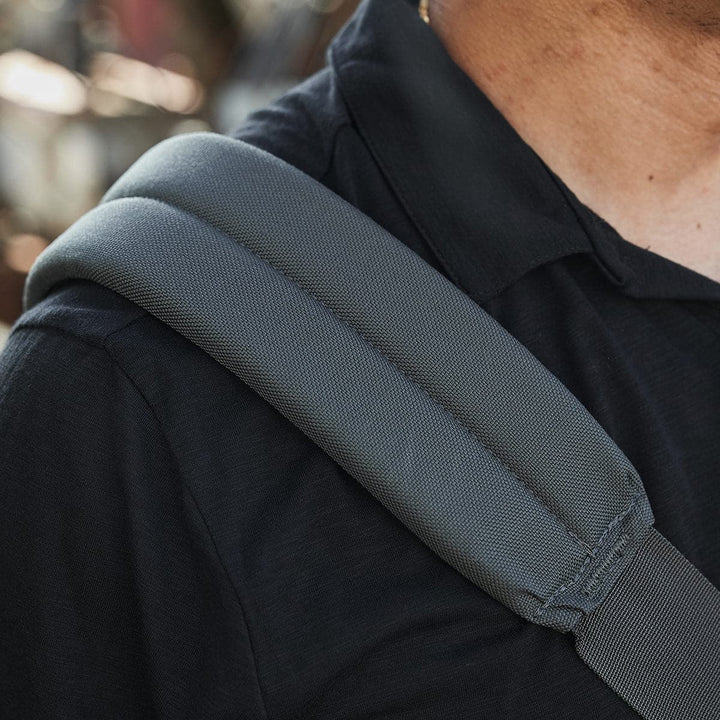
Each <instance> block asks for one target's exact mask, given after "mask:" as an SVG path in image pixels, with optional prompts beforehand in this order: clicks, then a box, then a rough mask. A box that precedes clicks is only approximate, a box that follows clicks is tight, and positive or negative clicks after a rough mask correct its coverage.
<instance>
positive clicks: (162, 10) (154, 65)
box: [0, 0, 358, 349]
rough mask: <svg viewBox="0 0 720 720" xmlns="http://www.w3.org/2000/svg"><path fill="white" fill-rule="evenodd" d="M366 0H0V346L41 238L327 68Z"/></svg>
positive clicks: (49, 238)
mask: <svg viewBox="0 0 720 720" xmlns="http://www.w3.org/2000/svg"><path fill="white" fill-rule="evenodd" d="M357 2H358V0H0V349H1V348H2V346H3V344H4V341H5V338H6V337H7V333H8V331H9V329H10V325H11V324H12V323H13V322H14V321H15V320H16V319H17V317H18V316H19V315H20V313H21V297H22V286H23V283H24V281H25V277H26V274H27V271H28V269H29V268H30V265H31V264H32V263H33V261H34V260H35V258H36V257H37V255H38V254H39V253H40V252H41V251H42V250H43V248H44V247H46V245H47V244H48V243H49V242H51V241H52V240H53V239H54V238H55V237H57V236H58V235H59V234H60V233H61V232H63V231H64V230H65V229H66V228H67V227H68V226H69V225H71V224H72V223H73V222H74V221H75V220H76V219H77V218H78V217H80V216H81V215H82V214H84V213H85V212H87V211H88V210H90V209H91V208H92V207H94V206H95V205H96V204H97V202H98V201H99V200H100V198H101V196H102V194H103V193H104V192H105V190H106V189H107V188H108V187H109V186H110V185H111V184H112V183H113V182H114V180H115V179H116V178H117V177H118V176H119V175H121V174H122V173H123V172H124V171H125V170H126V169H127V168H128V167H129V166H130V165H131V164H132V162H133V161H134V160H135V159H136V158H137V157H138V156H139V155H141V154H142V153H143V152H144V151H145V150H147V149H148V148H149V147H151V146H152V145H155V144H156V143H158V142H159V141H160V140H162V139H164V138H166V137H169V136H170V135H176V134H179V133H184V132H192V131H197V130H215V131H218V132H230V131H231V130H233V129H234V128H236V127H237V126H238V125H240V124H241V123H242V121H243V119H244V118H245V117H246V116H247V114H248V113H249V112H251V111H252V110H254V109H256V108H258V107H261V106H263V105H266V104H267V103H268V102H270V101H272V100H273V99H274V98H275V97H277V96H279V95H280V94H281V93H282V92H283V91H284V90H285V89H287V88H288V87H290V86H292V85H294V84H296V83H297V82H299V81H300V80H302V79H303V78H305V77H307V76H308V75H310V74H312V73H313V72H315V71H316V70H318V69H320V68H321V67H322V66H323V65H324V63H325V50H326V47H327V45H328V43H329V41H330V40H331V39H332V37H333V36H334V35H335V33H336V32H337V31H338V30H339V28H340V27H341V26H342V24H343V23H344V22H345V21H346V20H347V19H348V18H349V17H350V15H351V14H352V13H353V11H354V10H355V7H356V5H357Z"/></svg>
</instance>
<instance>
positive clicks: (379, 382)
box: [26, 134, 652, 631]
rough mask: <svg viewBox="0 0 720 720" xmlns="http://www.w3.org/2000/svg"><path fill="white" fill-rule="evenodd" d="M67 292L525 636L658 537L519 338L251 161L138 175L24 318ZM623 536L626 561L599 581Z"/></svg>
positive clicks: (191, 159) (161, 159)
mask: <svg viewBox="0 0 720 720" xmlns="http://www.w3.org/2000/svg"><path fill="white" fill-rule="evenodd" d="M180 167H192V168H193V173H192V178H193V180H192V185H191V186H188V184H187V183H186V182H183V181H178V180H177V178H178V177H180V178H182V177H183V176H182V174H181V172H180ZM238 177H242V178H243V179H244V180H245V181H246V183H247V186H246V187H243V188H241V189H238V188H237V185H236V184H233V183H231V182H229V180H230V179H231V178H238ZM223 187H225V188H229V190H228V191H226V192H223V191H222V188H223ZM151 194H154V195H155V196H156V197H159V198H162V202H161V201H159V200H152V199H148V195H151ZM272 198H275V200H274V202H273V200H272ZM278 198H283V199H284V201H279V200H278ZM168 203H169V204H168ZM178 207H182V208H184V209H183V210H182V211H180V210H178V209H177V208H178ZM268 208H270V209H271V210H270V211H268ZM187 211H190V212H187ZM191 213H192V214H191ZM206 221H207V222H206ZM208 222H212V225H209V224H208ZM338 236H340V237H342V238H343V241H342V243H339V242H338ZM233 238H234V239H233ZM238 241H239V242H238ZM351 268H355V270H354V272H351ZM357 268H361V269H362V272H358V271H357ZM68 276H70V277H72V276H76V277H77V276H79V277H83V278H86V279H92V280H95V281H97V282H100V283H102V284H103V285H106V286H108V287H110V288H111V289H113V290H115V291H117V292H120V293H121V294H123V295H125V296H126V297H129V298H130V299H131V300H133V301H135V302H137V303H138V304H140V305H141V306H143V307H145V308H146V309H148V310H150V311H151V312H152V313H153V314H155V315H157V316H158V317H159V318H160V319H162V320H164V321H165V322H167V323H168V324H169V325H170V326H171V327H174V328H175V329H176V330H178V331H179V332H180V333H182V334H183V335H185V336H186V337H189V338H190V339H191V340H193V341H194V342H196V343H197V344H199V345H200V346H201V347H203V348H205V349H206V350H207V351H208V352H209V353H210V354H211V355H212V356H213V357H215V358H216V359H217V360H219V361H220V362H221V363H222V364H223V365H225V366H226V367H228V368H229V369H231V370H232V371H233V372H235V373H236V374H238V375H239V376H240V377H241V378H242V379H243V380H245V381H246V382H247V383H248V384H249V385H250V386H251V387H253V388H255V389H256V390H257V391H258V392H259V393H260V394H261V395H263V397H265V398H266V399H267V400H268V401H269V402H271V403H272V404H273V405H275V406H276V407H278V409H280V411H281V412H282V413H283V414H284V415H285V416H286V417H288V418H289V419H290V420H291V421H293V422H294V423H295V424H296V425H298V427H300V429H302V430H303V431H304V432H306V434H308V436H309V437H311V438H312V439H313V440H314V441H316V442H317V443H318V444H319V445H320V446H321V447H322V448H323V449H325V450H326V451H327V452H328V453H329V454H330V455H331V456H332V457H334V458H335V459H336V460H337V461H338V462H339V463H340V464H341V465H342V466H343V467H344V468H346V469H347V470H348V472H350V473H351V474H352V475H353V476H355V477H356V478H358V479H359V480H360V481H361V482H362V483H363V484H364V485H365V486H366V487H367V488H368V489H369V490H370V491H371V492H372V493H373V494H374V495H375V496H376V497H377V498H378V499H380V500H381V502H383V503H384V504H385V505H387V506H388V507H389V508H390V509H391V510H392V511H393V513H394V514H396V515H397V516H398V517H399V518H400V519H401V520H402V521H403V522H404V523H405V524H406V525H407V526H408V527H409V528H410V529H411V530H413V532H415V533H416V534H417V535H418V536H419V537H420V538H421V539H423V540H424V541H425V542H426V543H427V544H428V545H429V546H430V547H431V548H433V549H434V550H435V551H436V552H437V553H438V554H439V555H440V556H441V557H443V558H444V559H446V560H447V561H448V562H449V563H450V564H452V565H453V566H454V567H456V568H457V569H458V570H459V571H460V572H462V573H463V574H464V575H465V576H466V577H468V578H469V579H471V580H473V581H474V582H475V583H476V584H478V585H479V586H480V587H482V588H483V589H485V590H486V591H487V592H489V593H490V594H491V595H493V597H495V598H496V599H498V600H500V601H501V602H502V603H503V604H505V605H507V606H508V607H510V608H511V609H513V610H515V611H516V612H517V613H519V614H520V615H522V616H523V617H525V618H527V619H529V620H531V621H533V622H537V623H540V624H544V625H548V626H549V627H553V628H555V629H559V630H564V631H567V630H570V629H572V627H573V626H574V625H575V624H576V623H577V622H578V621H579V619H580V618H581V616H582V614H583V612H587V611H589V610H591V609H592V608H594V607H596V606H597V605H598V604H599V603H600V602H602V599H603V597H604V594H605V592H607V589H608V588H609V587H610V586H611V584H612V581H613V578H615V577H617V575H618V574H619V573H620V572H621V571H622V568H623V566H624V564H625V563H626V562H627V561H629V559H630V558H631V557H632V554H633V551H634V550H635V549H636V547H637V545H638V544H639V542H640V541H641V539H642V538H643V536H644V534H645V529H646V528H647V527H648V526H649V524H650V522H651V521H652V513H651V511H650V508H649V503H648V501H647V497H646V496H645V494H644V490H643V488H642V485H641V483H640V481H639V478H638V477H637V475H636V473H635V472H634V470H633V468H632V466H631V464H630V463H629V461H628V460H627V459H626V458H625V457H624V455H623V454H622V453H621V452H620V450H619V449H618V448H617V446H616V445H615V444H614V443H613V442H612V441H611V440H610V439H609V438H608V437H607V435H606V433H605V432H604V430H603V429H602V428H601V427H600V426H599V425H598V424H597V423H596V422H595V420H594V419H593V418H592V417H591V416H590V415H589V413H587V412H586V411H585V409H584V408H583V407H582V406H581V405H580V403H578V402H577V401H576V400H575V399H574V398H573V397H572V395H571V394H570V393H569V392H567V390H566V389H565V388H564V387H563V386H562V385H561V384H560V383H559V382H558V381H557V380H556V379H555V378H554V377H553V376H552V375H551V374H550V373H548V372H547V371H546V370H545V369H544V368H543V367H542V366H541V365H540V363H539V362H537V361H536V360H535V359H534V358H533V357H532V355H530V353H528V352H527V351H526V350H525V349H524V348H523V347H522V346H521V345H520V344H519V343H518V342H517V341H516V340H515V339H514V338H513V337H512V336H511V335H509V334H508V333H507V332H506V331H504V330H503V329H502V328H501V327H500V326H499V325H498V324H497V323H496V322H495V321H494V320H493V319H492V318H491V317H490V316H489V315H487V313H485V312H484V311H482V310H481V309H480V308H478V307H477V306H476V305H474V304H473V303H472V302H471V301H470V300H469V299H468V298H467V297H466V296H465V295H464V294H463V293H461V292H460V291H459V290H458V289H457V288H455V287H454V286H453V285H452V283H450V282H448V281H447V280H446V279H445V278H444V277H442V276H441V275H440V274H439V273H437V272H436V271H435V270H433V269H432V268H430V267H429V266H428V265H427V264H426V263H424V262H423V261H422V260H421V259H420V258H418V257H417V256H416V255H414V253H412V252H411V251H410V250H409V249H408V248H406V247H405V246H404V245H402V243H400V242H399V241H397V240H396V239H395V238H393V237H392V236H391V235H389V234H388V233H387V232H386V231H384V230H383V229H382V228H380V227H379V226H377V225H375V224H374V223H373V222H372V221H370V220H369V219H368V218H365V217H364V216H363V215H362V213H359V212H358V211H357V210H356V209H355V208H353V207H352V206H350V205H348V204H347V203H344V202H342V201H340V200H339V199H338V198H336V197H335V196H334V195H333V194H332V193H330V192H329V191H327V189H326V188H324V187H323V186H321V185H319V184H318V183H315V182H314V181H312V180H311V179H310V178H308V177H307V176H306V175H304V174H303V173H301V172H299V171H298V170H296V169H294V168H291V167H290V166H288V165H286V164H285V163H283V162H281V161H279V160H277V159H276V158H274V157H272V156H270V155H268V154H266V153H263V152H262V151H259V150H257V149H255V148H252V147H250V146H248V145H245V144H244V143H241V142H238V141H233V140H230V139H227V138H223V137H220V136H215V135H210V134H199V135H196V136H193V137H188V136H185V137H182V138H177V139H174V140H171V141H166V142H165V143H162V144H161V145H160V146H158V147H156V148H155V149H154V150H153V151H151V152H150V153H148V154H147V155H146V156H145V157H144V158H142V159H141V160H140V161H139V162H138V163H137V164H136V165H135V166H134V168H133V169H131V170H130V171H129V172H128V173H127V174H126V175H125V177H124V178H122V179H121V180H120V181H119V182H118V183H117V184H116V185H115V186H114V187H113V188H111V190H110V191H109V192H108V194H107V195H106V198H105V202H104V203H103V204H102V205H100V206H99V207H98V208H97V209H96V210H95V211H93V212H92V213H90V214H89V215H87V216H86V217H85V218H83V219H82V220H81V221H80V222H79V223H78V224H77V225H76V226H75V227H74V228H73V229H72V230H71V231H69V232H68V233H66V234H65V236H64V237H62V238H60V239H59V240H58V241H56V242H55V243H54V244H53V245H52V247H51V248H49V250H48V251H47V252H46V253H45V254H44V256H43V257H42V258H41V259H40V260H39V262H38V263H37V264H36V266H35V268H34V269H33V272H32V274H31V276H30V278H29V281H28V285H27V288H26V290H27V296H26V305H27V307H31V306H32V305H33V304H34V303H35V302H37V301H38V300H39V299H40V298H41V297H42V295H43V294H44V293H45V292H47V291H48V290H49V289H50V287H51V286H52V285H53V283H55V282H58V281H60V280H62V279H65V278H67V277H68ZM400 277H402V282H399V281H398V280H399V278H400ZM458 348H462V352H458V351H457V349H458ZM621 532H622V533H624V534H625V535H626V536H627V537H628V538H629V540H628V543H627V552H626V555H624V556H623V558H622V559H621V560H620V561H619V562H616V563H610V564H609V563H606V562H605V556H606V554H607V552H608V550H609V548H610V547H611V546H612V544H613V542H614V539H615V538H616V537H617V536H618V535H619V534H620V533H621ZM598 568H604V570H605V571H606V572H605V575H606V576H605V575H604V576H603V578H602V582H599V583H596V586H595V588H594V591H593V592H592V593H587V592H583V591H582V588H583V585H584V583H585V581H586V579H587V578H590V577H593V576H596V575H597V572H596V571H597V570H598Z"/></svg>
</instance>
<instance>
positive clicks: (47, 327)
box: [14, 313, 269, 720]
mask: <svg viewBox="0 0 720 720" xmlns="http://www.w3.org/2000/svg"><path fill="white" fill-rule="evenodd" d="M148 316H149V313H145V314H144V315H141V316H140V317H136V318H133V319H132V320H130V321H129V322H128V323H126V324H125V325H123V326H122V327H120V328H117V329H115V330H113V331H112V332H110V333H109V334H108V335H106V336H105V338H104V339H103V341H102V343H99V342H92V341H91V340H90V339H88V338H84V337H81V336H79V335H77V334H75V333H73V332H71V331H69V330H67V329H66V328H59V327H55V326H53V325H41V324H37V323H28V324H23V325H21V326H19V327H17V328H15V330H14V332H15V331H17V332H19V331H21V330H40V331H44V332H51V333H52V332H55V333H60V334H61V335H65V336H66V337H70V338H72V339H73V340H76V341H77V342H80V343H82V344H83V345H86V346H88V347H92V348H95V349H97V350H102V351H103V352H104V353H105V354H106V355H107V357H108V359H109V360H110V362H111V363H112V365H113V366H114V367H115V368H117V370H119V371H120V372H121V373H122V375H123V377H124V378H125V379H126V380H127V381H128V382H129V383H130V385H131V386H132V387H133V388H134V390H135V391H136V392H137V394H138V395H139V396H140V397H141V398H142V400H143V402H144V404H145V405H146V406H147V408H148V410H149V411H150V413H151V414H152V416H153V418H154V420H155V423H156V425H157V428H158V431H159V433H160V436H161V437H162V439H163V442H164V444H165V447H166V449H167V452H168V454H169V456H170V458H171V460H172V462H173V465H174V468H175V472H176V474H177V477H178V478H179V479H180V483H181V488H182V489H183V490H184V491H185V492H187V494H188V496H189V497H190V499H191V500H192V503H193V505H194V507H195V509H196V510H197V512H198V515H199V516H200V519H201V520H202V523H203V526H204V527H205V530H206V531H207V534H208V538H209V539H210V543H211V545H212V548H213V551H214V553H215V556H216V558H217V560H218V563H219V564H220V567H221V568H222V570H223V572H224V574H225V577H226V579H227V581H228V583H229V584H230V587H231V588H232V590H233V594H234V595H235V599H236V601H237V603H238V607H239V608H240V614H241V615H242V618H243V623H244V625H245V631H246V634H247V638H248V643H249V645H250V654H251V656H252V659H253V670H254V674H255V679H256V682H257V684H258V690H259V694H260V702H261V705H262V711H263V715H264V717H265V718H266V720H267V718H269V715H268V711H267V703H266V700H265V691H264V690H263V687H262V683H261V681H260V673H259V668H258V661H257V655H256V653H255V647H254V643H253V640H252V633H251V632H250V626H249V623H248V621H247V614H246V612H245V607H244V605H243V602H242V599H241V598H240V595H239V593H238V590H237V588H236V586H235V583H234V582H233V580H232V578H231V576H230V574H229V572H228V569H227V567H226V565H225V563H224V562H223V559H222V556H221V555H220V552H219V550H218V547H217V543H216V542H215V537H214V536H213V534H212V531H211V530H210V528H209V526H208V523H207V520H206V519H205V516H204V514H203V513H202V511H201V510H200V505H199V503H198V501H197V499H196V497H195V495H194V494H193V492H192V490H191V488H190V487H189V485H188V484H187V482H185V480H184V476H183V473H182V471H181V469H180V463H179V461H178V459H177V456H176V455H175V452H174V450H173V447H172V444H171V443H170V441H169V439H168V437H167V434H166V432H165V428H164V426H163V424H162V422H161V420H160V417H159V415H158V413H157V411H156V409H155V407H154V405H153V404H152V403H151V402H150V401H149V400H148V398H147V397H146V395H145V393H144V392H143V391H142V389H141V388H140V387H139V385H138V384H137V383H136V382H135V381H134V380H133V378H132V377H131V376H130V375H129V373H128V372H127V371H126V370H125V368H124V367H123V366H122V364H121V363H120V361H119V359H118V358H117V357H116V356H115V355H114V354H113V352H112V350H111V349H110V348H109V347H108V346H107V345H106V342H107V340H108V339H110V338H111V337H114V336H116V335H117V334H118V333H119V332H120V331H122V330H126V329H127V328H128V327H130V326H131V325H133V324H134V323H136V322H137V321H138V320H143V319H144V318H146V317H148Z"/></svg>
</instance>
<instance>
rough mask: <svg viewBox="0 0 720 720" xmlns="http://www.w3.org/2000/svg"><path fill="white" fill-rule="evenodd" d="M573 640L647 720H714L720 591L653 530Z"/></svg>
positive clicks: (719, 677) (719, 678) (719, 683)
mask: <svg viewBox="0 0 720 720" xmlns="http://www.w3.org/2000/svg"><path fill="white" fill-rule="evenodd" d="M575 638H576V642H575V647H576V649H577V651H578V654H579V655H580V657H582V659H583V660H585V662H586V663H587V664H588V665H589V666H590V667H591V668H593V670H595V672H597V673H598V675H600V677H602V678H603V679H604V680H605V682H607V683H608V685H610V686H611V687H612V688H614V689H615V690H616V692H618V693H619V694H620V695H621V696H622V697H624V698H625V699H626V700H627V701H628V702H629V703H630V704H631V705H632V706H633V707H634V708H635V709H636V710H637V711H638V712H639V713H640V714H641V715H642V716H643V717H644V718H647V720H686V719H689V718H692V720H717V718H718V717H720V593H719V592H718V591H717V590H716V589H715V588H714V587H713V586H712V585H711V584H710V583H709V582H708V581H707V579H706V578H705V577H703V575H701V574H700V573H699V572H698V571H697V570H696V569H695V568H694V567H693V566H692V565H691V564H690V563H688V562H687V560H686V559H685V558H684V557H683V556H682V554H681V553H679V552H678V551H677V550H676V549H675V548H674V547H673V546H672V545H671V544H670V543H669V542H668V541H667V540H666V539H665V538H664V537H663V536H662V535H660V533H658V532H657V531H655V530H651V531H650V533H649V535H648V538H647V541H646V542H645V543H644V545H643V546H642V548H641V549H640V551H639V552H638V553H637V555H636V557H635V560H634V561H633V562H632V563H631V564H630V566H629V567H628V568H627V570H626V571H625V573H624V575H623V576H622V577H621V578H620V579H619V580H618V582H617V583H616V585H615V587H614V588H613V591H612V593H610V595H609V597H608V598H607V600H606V601H605V602H604V603H603V604H602V605H601V606H600V608H598V610H596V611H595V612H594V613H593V614H592V615H589V616H588V617H587V618H585V619H584V620H583V621H582V623H580V625H579V626H578V627H577V628H576V630H575Z"/></svg>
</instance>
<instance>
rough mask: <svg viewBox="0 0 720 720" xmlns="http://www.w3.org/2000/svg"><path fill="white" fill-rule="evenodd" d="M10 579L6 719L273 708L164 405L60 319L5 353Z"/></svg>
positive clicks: (249, 713) (5, 547) (19, 337)
mask: <svg viewBox="0 0 720 720" xmlns="http://www.w3.org/2000/svg"><path fill="white" fill-rule="evenodd" d="M0 577H1V578H2V581H1V583H0V628H1V630H0V717H2V718H43V720H53V719H56V718H73V719H75V718H93V719H97V720H100V719H104V718H123V720H130V719H131V718H144V719H147V718H173V720H177V719H179V718H200V717H202V718H205V719H211V718H229V717H237V718H240V717H242V718H245V719H248V720H252V719H253V718H264V717H265V712H264V707H263V700H262V695H261V692H260V689H259V684H258V678H257V673H256V668H255V661H254V657H253V652H252V646H251V643H250V639H249V635H248V628H247V626H246V623H245V618H244V615H243V611H242V607H241V605H240V603H239V601H238V599H237V597H236V595H235V594H234V592H233V590H232V587H231V585H230V583H229V582H228V579H227V577H226V575H225V572H224V570H223V567H222V563H221V561H220V559H219V557H218V555H217V552H216V550H215V547H214V545H213V541H212V537H211V536H210V534H209V533H208V530H207V528H206V526H205V524H204V522H203V518H202V516H201V514H200V512H199V510H198V507H197V505H196V504H195V502H194V500H193V498H192V496H191V495H190V494H189V491H188V490H187V489H186V488H185V487H184V486H183V483H182V479H181V478H179V477H178V471H177V467H176V465H175V463H174V459H173V457H172V454H171V453H170V451H169V449H168V444H167V442H166V441H165V438H164V436H163V432H162V428H161V427H160V424H159V423H158V421H157V419H156V416H155V413H154V412H153V409H152V408H151V407H149V406H148V404H147V403H146V402H145V400H144V398H143V394H142V392H141V390H140V389H138V388H137V387H135V386H134V385H133V383H132V382H131V381H130V380H129V379H128V377H127V376H126V375H125V374H124V373H123V371H122V368H120V367H119V366H118V365H117V363H116V362H115V361H114V360H113V358H112V357H111V356H110V355H109V354H108V353H107V352H106V350H105V349H104V348H103V347H102V346H101V345H93V344H89V343H88V342H86V341H84V340H80V339H78V338H76V337H74V336H72V335H69V334H67V333H66V332H64V331H61V330H58V329H54V328H19V329H17V330H16V331H15V332H14V333H13V334H12V335H11V337H10V340H9V343H8V345H7V346H6V348H5V349H4V351H3V353H2V354H1V355H0Z"/></svg>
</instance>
